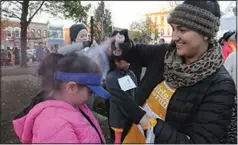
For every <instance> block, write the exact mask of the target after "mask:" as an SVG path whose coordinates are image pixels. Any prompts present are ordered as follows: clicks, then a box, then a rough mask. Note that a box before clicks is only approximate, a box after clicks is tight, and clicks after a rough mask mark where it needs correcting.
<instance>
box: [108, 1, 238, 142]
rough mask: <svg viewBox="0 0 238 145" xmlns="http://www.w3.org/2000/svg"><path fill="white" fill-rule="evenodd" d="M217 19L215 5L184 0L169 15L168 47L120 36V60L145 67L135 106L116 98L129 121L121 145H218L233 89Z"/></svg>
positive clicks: (228, 116) (228, 118)
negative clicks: (137, 41) (170, 33)
mask: <svg viewBox="0 0 238 145" xmlns="http://www.w3.org/2000/svg"><path fill="white" fill-rule="evenodd" d="M219 19H220V7H219V4H218V2H217V1H214V0H213V1H191V0H187V1H184V2H183V3H182V4H180V5H178V6H176V7H175V9H174V10H173V11H172V12H171V13H170V15H169V17H168V23H169V24H170V25H171V27H172V29H173V33H172V43H171V45H168V44H161V45H143V44H137V45H134V44H133V43H132V41H130V39H129V37H128V31H125V30H124V31H122V32H121V34H123V35H124V36H125V43H124V44H122V45H120V48H121V50H122V57H123V59H124V60H126V61H127V62H129V63H132V62H134V63H138V64H141V65H142V66H146V67H147V70H146V74H145V76H144V78H143V80H142V81H141V83H140V86H139V88H138V90H137V91H136V94H135V101H136V103H134V101H133V100H132V99H130V97H128V96H127V94H126V93H124V95H120V96H118V97H115V98H116V99H117V100H115V99H114V100H115V103H116V104H117V105H120V106H121V108H123V110H124V111H123V112H125V113H126V114H125V116H128V118H129V119H128V120H131V121H132V122H131V123H128V126H127V128H126V129H124V136H123V139H122V141H123V143H145V142H149V143H156V144H157V143H158V144H175V143H178V144H186V143H188V144H193V143H194V144H208V143H212V144H218V143H221V140H223V139H224V138H225V136H226V134H227V128H228V126H229V124H230V121H231V116H232V107H233V106H234V102H235V101H234V97H235V95H236V91H235V84H234V81H233V80H232V78H231V76H230V75H229V74H228V72H227V71H226V69H225V68H224V66H223V62H224V59H223V56H222V54H221V48H220V45H219V44H218V42H217V41H215V40H214V38H215V36H216V33H217V31H218V30H219ZM115 92H116V91H115ZM118 93H120V94H123V91H119V92H118ZM118 93H111V95H112V96H114V95H115V96H116V95H117V94H118ZM137 104H138V105H140V106H141V108H140V107H139V106H138V105H137ZM133 123H134V124H133Z"/></svg>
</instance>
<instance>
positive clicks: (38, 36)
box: [37, 29, 41, 38]
mask: <svg viewBox="0 0 238 145" xmlns="http://www.w3.org/2000/svg"><path fill="white" fill-rule="evenodd" d="M37 38H41V30H40V29H38V30H37Z"/></svg>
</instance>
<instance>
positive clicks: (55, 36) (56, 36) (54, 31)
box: [52, 30, 58, 39]
mask: <svg viewBox="0 0 238 145" xmlns="http://www.w3.org/2000/svg"><path fill="white" fill-rule="evenodd" d="M52 38H54V39H57V38H58V32H57V30H52Z"/></svg>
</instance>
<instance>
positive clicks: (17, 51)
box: [13, 47, 20, 65]
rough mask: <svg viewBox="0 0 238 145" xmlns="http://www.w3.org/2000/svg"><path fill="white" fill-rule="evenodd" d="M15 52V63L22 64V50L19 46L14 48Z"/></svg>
mask: <svg viewBox="0 0 238 145" xmlns="http://www.w3.org/2000/svg"><path fill="white" fill-rule="evenodd" d="M13 54H14V56H15V65H19V64H20V52H19V49H18V48H17V47H15V48H14V50H13Z"/></svg>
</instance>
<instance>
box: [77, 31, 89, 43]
mask: <svg viewBox="0 0 238 145" xmlns="http://www.w3.org/2000/svg"><path fill="white" fill-rule="evenodd" d="M75 41H76V42H86V41H88V31H87V30H86V29H83V30H81V31H79V33H78V35H77V38H76V40H75Z"/></svg>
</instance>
